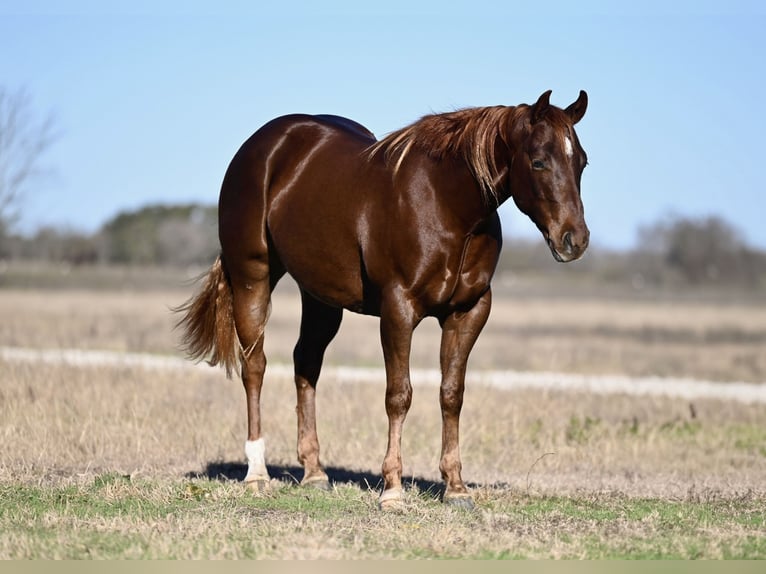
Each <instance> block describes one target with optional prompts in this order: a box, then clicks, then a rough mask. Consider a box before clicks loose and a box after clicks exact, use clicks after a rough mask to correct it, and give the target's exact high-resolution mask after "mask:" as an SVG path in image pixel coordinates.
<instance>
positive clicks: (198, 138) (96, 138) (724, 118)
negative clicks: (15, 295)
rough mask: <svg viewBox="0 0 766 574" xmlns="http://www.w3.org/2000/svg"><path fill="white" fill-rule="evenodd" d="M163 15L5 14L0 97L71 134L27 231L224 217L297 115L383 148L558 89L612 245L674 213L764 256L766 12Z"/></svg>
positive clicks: (22, 6) (516, 229)
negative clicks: (731, 232)
mask: <svg viewBox="0 0 766 574" xmlns="http://www.w3.org/2000/svg"><path fill="white" fill-rule="evenodd" d="M666 4H670V6H667V5H666ZM516 5H518V6H523V7H522V8H518V7H517V6H516ZM63 6H66V7H65V8H62V7H63ZM158 6H160V3H158V2H143V1H139V0H134V1H132V2H126V3H122V4H121V3H119V2H112V3H106V2H96V1H92V2H76V1H75V2H66V3H62V2H39V1H34V0H22V1H8V0H0V85H2V86H4V87H5V88H6V89H10V90H16V89H19V88H24V89H25V90H27V92H28V93H29V94H30V95H31V97H32V103H33V105H34V107H35V109H36V110H38V111H39V113H40V115H44V114H45V113H47V112H51V113H52V114H53V115H54V116H55V118H56V122H57V126H58V129H59V132H60V138H59V139H58V141H57V143H56V145H55V146H54V147H53V148H52V149H51V150H50V152H49V153H48V154H47V156H46V158H45V159H46V165H48V166H50V167H51V168H53V169H54V175H53V176H51V177H48V178H47V179H45V180H44V181H41V182H39V185H38V186H36V187H35V189H34V190H33V192H31V193H30V194H29V195H28V197H27V198H26V201H25V203H24V212H23V218H22V221H21V229H22V230H25V231H27V232H28V231H31V230H34V229H35V228H36V227H38V226H40V225H48V224H53V225H60V226H66V227H70V228H75V229H82V230H85V231H93V230H95V229H97V228H98V227H99V226H100V225H101V224H102V223H104V221H106V220H107V219H108V218H110V217H112V216H113V215H115V214H116V213H117V212H118V211H120V210H125V209H133V208H137V207H140V206H142V205H145V204H148V203H175V202H188V201H202V202H207V203H215V202H216V201H217V198H218V190H219V187H220V182H221V178H222V177H223V173H224V171H225V169H226V166H227V164H228V162H229V160H230V159H231V157H232V155H233V154H234V152H235V151H236V149H237V148H238V147H239V145H240V144H241V143H242V142H243V141H244V140H245V139H246V138H247V137H248V136H249V135H250V134H251V133H252V132H253V131H255V130H256V129H257V128H258V127H259V126H260V125H262V124H263V123H265V122H266V121H268V120H269V119H271V118H273V117H275V116H278V115H281V114H285V113H292V112H308V113H335V114H340V115H345V116H348V117H351V118H353V119H355V120H357V121H359V122H361V123H363V124H365V125H366V126H367V127H369V128H370V129H371V130H372V131H373V132H375V133H376V134H378V135H383V134H385V133H387V132H390V131H393V130H395V129H397V128H399V127H402V126H403V125H406V124H408V123H410V122H412V121H414V120H415V119H417V118H419V117H420V116H422V115H423V114H426V113H430V112H432V111H435V112H442V111H449V110H453V109H455V108H461V107H467V106H482V105H495V104H507V105H515V104H518V103H532V102H534V101H535V100H536V99H537V97H538V96H539V95H540V93H542V92H543V91H545V90H547V89H552V90H553V96H552V102H553V103H555V104H557V105H560V106H562V107H564V106H566V105H568V104H569V103H571V102H572V101H574V99H575V98H576V97H577V94H578V91H579V90H580V89H585V90H587V91H588V94H589V96H590V106H589V109H588V113H587V114H586V116H585V118H584V119H583V121H582V122H581V123H580V124H578V129H577V131H578V135H579V136H580V139H581V141H582V143H583V146H584V147H585V149H586V150H587V152H588V156H589V161H590V165H589V166H588V168H587V169H586V172H585V175H584V178H583V190H582V192H583V199H584V203H585V210H586V218H587V220H588V223H589V225H590V228H591V237H592V241H593V242H594V243H595V244H598V245H601V246H604V247H613V248H627V247H631V246H633V245H634V243H635V240H636V230H637V228H638V227H639V226H641V225H646V224H649V223H652V222H654V221H657V220H659V219H661V218H663V217H667V216H668V215H669V214H675V215H683V216H695V217H696V216H705V215H719V216H721V217H724V218H725V219H727V220H728V221H730V222H732V223H734V224H735V225H736V227H737V228H738V229H739V230H740V231H741V232H742V234H743V236H744V239H745V240H747V241H748V242H749V243H751V244H752V245H755V246H758V247H761V248H766V223H764V216H765V215H766V202H765V201H764V195H765V194H766V153H765V152H766V144H765V142H766V119H764V111H763V109H764V102H765V101H766V98H765V97H764V96H765V93H764V91H765V90H764V88H766V64H765V63H764V59H765V57H766V3H763V2H745V1H739V2H737V1H734V2H732V1H731V0H729V1H725V2H712V1H707V2H706V1H696V2H672V3H671V2H637V3H627V2H626V3H615V2H592V3H589V2H586V1H584V0H583V1H581V2H578V3H576V5H575V4H574V3H565V2H561V3H557V2H547V3H539V2H538V3H532V2H524V3H517V2H510V1H499V0H498V1H482V0H474V1H472V2H458V1H452V2H444V1H443V0H442V1H428V2H415V1H414V0H411V1H405V2H398V1H394V0H389V1H387V2H380V3H374V4H373V3H369V6H373V7H368V3H364V2H361V1H358V0H357V1H354V2H331V1H329V0H328V1H325V2H296V1H279V2H215V3H213V2H210V3H203V2H192V1H186V2H179V3H178V4H177V6H175V5H174V4H173V3H171V2H164V3H162V4H161V8H158ZM535 6H537V7H535ZM575 6H576V7H575ZM615 6H617V7H615ZM501 216H502V218H503V222H504V230H505V233H506V235H509V236H511V237H513V236H517V237H518V236H522V237H535V236H537V231H536V230H535V229H534V227H533V226H532V224H531V223H529V222H528V221H527V220H526V219H525V218H524V217H523V216H521V215H520V214H518V212H517V211H516V208H515V207H514V206H513V205H512V204H511V203H510V202H509V203H508V204H506V205H504V206H503V207H502V208H501Z"/></svg>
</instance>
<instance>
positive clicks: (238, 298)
mask: <svg viewBox="0 0 766 574" xmlns="http://www.w3.org/2000/svg"><path fill="white" fill-rule="evenodd" d="M253 265H255V264H251V268H250V269H248V273H247V274H246V275H245V274H242V276H238V275H237V274H232V290H233V303H234V305H233V306H234V309H233V311H234V324H235V327H236V331H237V336H238V338H239V345H240V360H241V363H242V384H243V385H244V387H245V397H246V401H247V440H246V442H245V455H246V457H247V475H246V476H245V483H246V484H247V486H248V488H249V489H250V490H252V491H254V492H263V491H265V490H267V489H268V487H269V481H270V477H269V473H268V470H267V468H266V445H265V441H264V438H263V436H262V434H261V389H262V387H263V375H264V372H265V370H266V355H265V353H264V351H263V339H264V331H265V328H266V322H267V320H268V316H269V312H270V308H271V290H272V288H273V286H274V284H275V283H276V280H275V279H274V274H273V273H272V275H271V276H270V275H269V269H268V266H267V265H257V266H256V267H252V266H253Z"/></svg>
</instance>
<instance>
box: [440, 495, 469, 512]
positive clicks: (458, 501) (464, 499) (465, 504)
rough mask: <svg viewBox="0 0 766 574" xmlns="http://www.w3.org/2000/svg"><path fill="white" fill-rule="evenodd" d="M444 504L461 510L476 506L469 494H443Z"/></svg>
mask: <svg viewBox="0 0 766 574" xmlns="http://www.w3.org/2000/svg"><path fill="white" fill-rule="evenodd" d="M444 504H446V505H447V506H451V507H452V508H459V509H461V510H473V509H474V508H476V505H475V504H474V502H473V497H472V496H471V495H470V494H449V495H446V494H445V495H444Z"/></svg>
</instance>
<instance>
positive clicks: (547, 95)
mask: <svg viewBox="0 0 766 574" xmlns="http://www.w3.org/2000/svg"><path fill="white" fill-rule="evenodd" d="M551 92H553V90H548V91H547V92H543V95H542V96H540V97H539V98H537V102H535V105H534V106H532V123H533V124H534V123H537V122H539V121H540V120H542V119H543V118H544V117H545V113H546V112H547V111H548V108H550V107H551Z"/></svg>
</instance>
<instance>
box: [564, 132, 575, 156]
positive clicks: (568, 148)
mask: <svg viewBox="0 0 766 574" xmlns="http://www.w3.org/2000/svg"><path fill="white" fill-rule="evenodd" d="M564 153H565V154H567V157H572V156H573V155H574V148H573V147H572V140H570V139H569V136H564Z"/></svg>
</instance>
